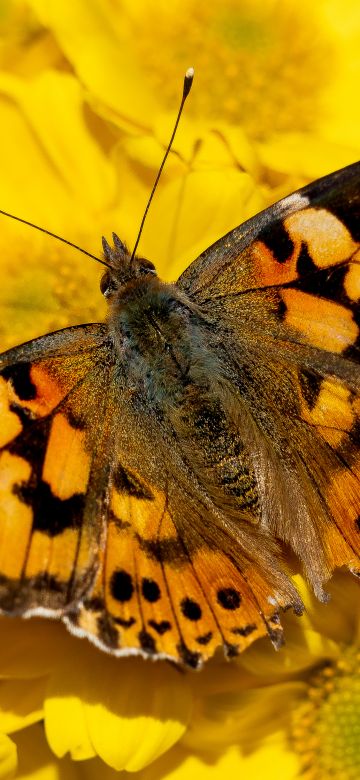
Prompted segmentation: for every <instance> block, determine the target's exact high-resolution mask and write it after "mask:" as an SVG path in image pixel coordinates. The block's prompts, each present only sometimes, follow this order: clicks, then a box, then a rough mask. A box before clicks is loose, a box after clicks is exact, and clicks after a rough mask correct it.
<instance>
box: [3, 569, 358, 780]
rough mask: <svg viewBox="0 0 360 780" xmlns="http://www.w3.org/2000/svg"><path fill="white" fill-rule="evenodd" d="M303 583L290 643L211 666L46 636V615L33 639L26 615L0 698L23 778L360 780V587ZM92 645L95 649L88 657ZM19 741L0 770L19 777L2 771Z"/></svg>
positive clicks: (343, 582) (260, 646)
mask: <svg viewBox="0 0 360 780" xmlns="http://www.w3.org/2000/svg"><path fill="white" fill-rule="evenodd" d="M297 585H298V587H299V589H300V590H301V593H302V596H303V598H304V600H305V603H306V607H307V612H306V615H305V616H304V617H302V618H295V617H293V616H291V615H289V616H288V617H287V618H286V619H285V620H284V622H285V624H286V625H285V630H286V639H287V641H286V646H285V647H284V648H282V649H281V650H280V651H279V652H277V653H276V652H275V651H274V650H272V649H271V648H270V646H269V643H268V641H266V640H261V641H259V642H257V643H256V644H255V645H253V646H252V647H251V648H250V649H249V650H248V651H247V652H246V653H244V654H243V655H242V656H241V658H240V659H239V660H238V661H237V662H236V663H232V664H229V663H227V662H226V661H224V660H223V659H221V658H220V657H219V658H218V659H214V661H212V662H210V663H209V664H208V665H207V667H206V668H205V669H204V670H203V671H202V672H201V673H200V674H194V673H187V674H185V675H184V674H180V673H179V672H177V671H176V670H174V669H172V668H170V667H169V666H168V665H166V664H163V663H155V664H152V663H149V662H144V661H141V660H140V659H133V660H130V659H129V660H128V661H126V660H125V661H122V662H120V663H119V661H118V660H115V659H107V658H105V659H101V658H97V657H96V656H97V655H98V654H96V651H94V650H93V649H92V648H87V647H86V646H85V647H80V648H79V647H78V646H77V645H78V644H79V643H76V641H75V640H73V639H72V638H71V637H66V635H63V636H61V628H60V627H59V626H58V627H57V629H58V630H57V631H56V632H55V635H54V637H53V640H52V641H49V639H50V635H49V636H48V637H46V635H45V629H44V628H43V626H42V624H41V622H40V621H35V622H34V628H33V632H32V634H31V635H30V634H29V630H28V629H26V627H24V624H21V623H20V621H19V622H18V624H17V631H18V632H19V633H18V635H17V637H16V639H17V640H18V641H17V643H16V644H13V647H15V648H16V650H15V654H14V652H12V649H13V648H8V647H7V648H6V649H5V652H3V651H2V652H1V655H0V674H1V676H3V677H4V678H5V679H6V683H5V685H7V691H5V696H4V694H3V695H2V696H1V697H0V731H3V732H10V733H11V734H12V738H13V740H14V742H15V744H16V745H17V747H18V750H19V756H20V770H19V775H18V777H20V778H21V777H23V775H24V776H25V775H26V777H28V775H27V774H26V772H29V766H31V767H32V771H33V772H34V775H33V777H34V780H50V779H51V778H53V777H54V778H55V777H56V778H57V777H65V778H66V780H68V779H69V778H72V777H74V778H78V777H79V778H83V779H84V780H95V778H99V777H101V778H105V780H115V778H119V774H118V773H115V772H113V771H112V770H111V769H110V768H109V767H113V768H115V769H119V768H122V767H125V768H126V769H127V770H128V771H133V772H134V771H135V777H136V778H138V780H157V778H159V777H164V778H166V780H185V778H186V780H188V778H192V777H196V778H200V780H223V777H224V776H226V774H228V775H229V776H230V777H236V776H239V777H241V776H246V777H249V778H258V777H259V778H260V777H265V776H266V777H268V778H269V780H276V778H278V777H281V778H282V780H296V778H298V777H303V776H304V777H306V778H307V780H357V778H358V777H359V771H360V618H359V613H358V610H356V609H354V605H356V604H357V603H358V598H359V586H358V584H357V583H356V581H355V579H353V578H352V577H351V576H350V575H342V574H339V575H337V576H336V577H335V578H334V579H333V582H332V583H331V586H330V588H329V590H330V592H331V595H332V601H331V602H330V604H329V605H326V606H324V605H321V606H319V604H318V603H317V602H316V600H315V598H314V597H313V596H310V595H309V593H308V591H307V589H306V587H305V584H304V583H303V582H302V580H301V578H300V577H298V578H297ZM38 632H40V633H41V632H43V634H42V638H43V639H45V638H46V644H45V645H44V644H41V641H39V640H40V633H38ZM37 634H38V635H37ZM22 638H23V639H24V643H25V647H24V645H21V639H22ZM67 642H68V643H69V645H68V647H66V644H67ZM81 644H82V645H83V644H84V643H80V645H81ZM35 648H36V653H35V652H34V650H35ZM41 648H42V649H41ZM88 652H89V653H90V656H91V654H93V655H92V657H91V663H89V664H88V665H87V653H88ZM49 659H50V660H49ZM59 659H60V660H59ZM108 662H109V665H108ZM41 673H42V677H39V675H40V674H41ZM16 674H17V675H18V677H19V681H18V682H16V680H15V675H16ZM89 674H92V676H93V679H92V682H91V684H89V679H86V678H87V676H88V675H89ZM114 680H118V686H115V685H114ZM19 683H20V684H19ZM30 683H32V684H31V685H30ZM3 684H4V683H3ZM11 687H12V691H11ZM36 692H37V694H36ZM36 695H37V696H38V699H36ZM42 697H43V698H44V702H45V704H44V709H43V711H41V706H40V705H39V702H40V701H41V698H42ZM101 699H102V700H103V701H102V702H101ZM175 700H176V701H175ZM4 701H5V703H6V705H5V706H4ZM99 701H100V703H99ZM190 701H191V704H192V706H191V707H190V706H189V704H190ZM104 702H105V703H104ZM6 706H7V709H6ZM11 708H12V709H11ZM181 708H182V712H183V720H182V722H180V719H179V712H180V710H181ZM174 713H176V715H175V717H174ZM41 719H44V724H45V734H46V737H47V741H48V745H50V748H51V750H52V751H53V754H55V756H58V759H60V757H61V756H64V755H65V754H66V753H67V752H69V753H70V755H71V756H72V758H73V759H75V762H74V763H73V764H70V763H69V761H68V759H65V760H64V759H62V760H56V759H55V756H54V755H51V751H50V750H49V747H47V746H46V739H45V734H44V733H43V731H42V729H41V728H40V724H39V723H37V721H40V720H41ZM21 721H23V722H21ZM31 723H33V724H34V725H31ZM25 726H27V728H25ZM139 736H141V738H139ZM176 741H177V745H175V746H174V747H173V748H172V749H171V751H168V752H166V749H167V748H169V747H170V746H171V745H172V744H174V743H175V742H176ZM11 744H12V743H11V742H10V740H8V743H6V746H5V747H6V749H5V747H4V748H3V751H2V753H1V752H0V777H8V776H10V774H6V773H5V771H3V774H1V756H2V755H3V756H4V760H5V759H6V761H7V762H8V763H9V764H10V758H12V756H11V751H10V748H11ZM162 753H164V755H163V756H162V757H160V758H158V759H157V760H155V761H154V762H153V763H152V761H153V760H154V759H156V755H158V756H159V755H161V754H162ZM95 755H98V756H100V757H101V758H102V759H103V761H105V762H106V764H107V765H108V768H106V766H105V765H104V764H102V763H101V762H100V761H99V759H98V758H93V756H95ZM150 762H151V763H150ZM42 764H44V765H47V769H46V772H45V771H44V775H41V774H40V766H42ZM146 764H149V766H148V767H147V768H143V769H142V767H146ZM11 768H12V767H11V766H10V769H9V770H8V771H9V772H10V770H11ZM63 773H64V774H63ZM67 773H68V774H67ZM31 777H32V776H31ZM121 777H122V775H120V778H121ZM125 777H127V775H125V774H124V780H125Z"/></svg>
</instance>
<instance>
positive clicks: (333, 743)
mask: <svg viewBox="0 0 360 780" xmlns="http://www.w3.org/2000/svg"><path fill="white" fill-rule="evenodd" d="M293 741H294V747H295V749H296V752H297V753H298V754H299V756H300V759H301V765H302V771H303V773H304V776H306V778H307V780H330V778H331V780H358V778H359V777H360V652H359V651H358V652H355V651H354V650H353V649H352V650H351V651H347V652H345V653H344V655H343V656H342V658H341V659H340V660H339V661H338V662H337V663H331V664H328V665H327V666H325V667H323V668H322V669H321V670H320V671H319V672H317V673H316V674H315V675H314V677H313V678H312V679H311V681H310V686H309V691H308V699H307V701H306V702H305V704H304V705H303V708H302V709H301V712H300V714H299V713H298V715H297V716H296V722H295V723H294V726H293Z"/></svg>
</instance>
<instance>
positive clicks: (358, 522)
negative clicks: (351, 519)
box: [355, 515, 360, 531]
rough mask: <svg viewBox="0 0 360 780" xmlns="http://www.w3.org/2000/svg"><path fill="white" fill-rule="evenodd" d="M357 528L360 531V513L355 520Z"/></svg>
mask: <svg viewBox="0 0 360 780" xmlns="http://www.w3.org/2000/svg"><path fill="white" fill-rule="evenodd" d="M355 528H356V530H357V531H360V515H359V517H357V518H356V520H355Z"/></svg>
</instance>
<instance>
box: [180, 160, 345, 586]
mask: <svg viewBox="0 0 360 780" xmlns="http://www.w3.org/2000/svg"><path fill="white" fill-rule="evenodd" d="M359 241H360V164H359V163H356V164H354V165H351V166H349V167H348V168H345V169H343V170H341V171H338V172H337V173H334V174H331V175H330V176H326V177H325V178H324V179H320V180H319V181H317V182H315V183H313V184H311V185H309V186H307V187H305V188H304V189H303V190H301V191H300V192H298V193H295V194H294V195H291V196H289V197H288V198H285V199H284V200H283V201H280V202H279V203H277V204H275V205H274V206H272V207H271V208H269V209H267V210H266V211H265V212H263V213H262V214H260V215H258V216H257V217H254V218H253V219H251V220H249V221H248V222H247V223H245V224H244V225H243V226H240V227H239V228H237V229H236V230H234V231H232V232H231V233H230V234H228V235H227V236H225V237H224V238H223V239H221V240H220V241H219V242H217V243H216V244H214V245H213V246H212V247H210V248H209V249H208V250H206V252H204V253H203V255H201V256H200V257H199V258H198V259H197V260H195V261H194V263H192V265H191V266H190V267H189V268H188V269H187V270H186V271H185V272H184V274H183V275H182V276H181V277H180V279H179V285H180V286H181V288H182V289H184V290H186V292H187V294H188V295H189V296H190V297H191V298H192V299H193V300H194V301H196V302H197V303H198V304H200V305H201V306H202V307H203V308H205V310H206V311H207V312H208V314H209V316H211V317H213V318H214V319H215V321H216V322H217V323H219V328H220V330H221V333H222V339H223V342H224V344H225V352H226V354H227V356H228V359H229V361H230V362H231V363H232V364H233V370H234V376H235V381H234V384H235V385H236V386H237V388H238V391H239V393H240V394H241V398H242V400H243V401H245V402H246V403H247V405H248V408H249V411H250V412H251V415H252V417H253V419H254V421H255V423H256V426H257V428H258V430H259V431H260V432H261V434H262V435H263V437H264V439H265V440H266V441H267V444H268V447H269V457H270V458H271V459H272V464H273V467H272V471H273V475H271V474H268V482H267V485H266V487H265V489H264V491H263V494H262V516H263V518H265V517H266V524H267V526H268V529H269V532H270V534H271V535H275V537H278V538H281V539H284V540H285V541H286V542H288V543H289V544H290V545H291V546H292V547H293V549H294V550H295V551H296V552H297V554H299V555H300V557H301V558H302V560H303V562H304V563H305V567H306V570H307V573H308V576H309V578H310V580H311V581H312V582H313V585H314V586H315V589H316V590H317V592H318V593H319V594H320V595H321V581H325V580H326V579H327V578H328V576H329V574H330V572H331V571H333V569H334V568H335V567H336V566H340V565H343V564H347V565H348V566H349V567H350V568H351V569H352V570H353V571H357V570H359V568H360V561H359V547H360V539H359V536H360V535H359V525H360V523H359V517H360V452H359V448H360V438H359V435H360V427H359V413H360V367H359V354H360V353H359V345H360V342H359V325H360V316H359V315H360V309H359V295H360V244H359ZM276 482H277V486H276ZM279 484H282V485H283V496H282V498H281V496H280V491H279ZM274 495H275V503H274V500H273V496H274ZM269 496H271V500H272V503H273V507H275V511H272V512H271V509H270V508H269ZM279 510H280V511H279Z"/></svg>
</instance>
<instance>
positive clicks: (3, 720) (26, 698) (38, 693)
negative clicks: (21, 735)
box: [0, 678, 46, 734]
mask: <svg viewBox="0 0 360 780" xmlns="http://www.w3.org/2000/svg"><path fill="white" fill-rule="evenodd" d="M45 687H46V678H40V679H38V680H36V679H32V680H1V682H0V731H3V732H5V733H6V734H11V733H12V732H13V731H18V730H19V729H22V728H25V727H26V726H29V725H31V724H32V723H36V722H37V721H39V720H42V717H43V702H44V693H45Z"/></svg>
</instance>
